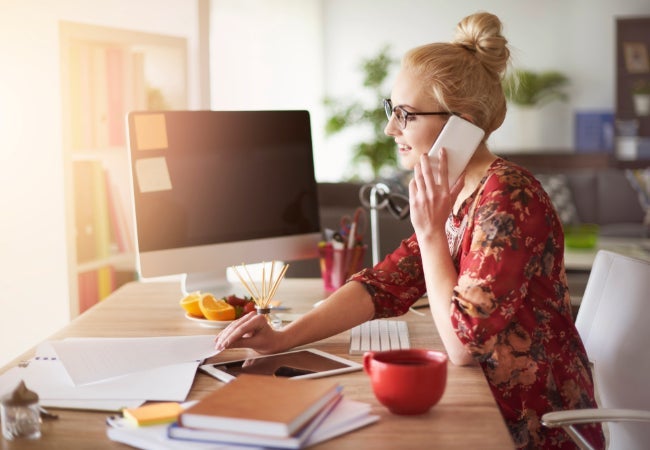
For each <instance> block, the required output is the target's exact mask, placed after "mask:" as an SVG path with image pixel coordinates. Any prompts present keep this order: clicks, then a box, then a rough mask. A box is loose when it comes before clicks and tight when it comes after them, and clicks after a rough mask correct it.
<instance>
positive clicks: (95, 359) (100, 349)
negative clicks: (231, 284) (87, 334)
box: [51, 335, 217, 386]
mask: <svg viewBox="0 0 650 450" xmlns="http://www.w3.org/2000/svg"><path fill="white" fill-rule="evenodd" d="M51 345H52V347H53V348H54V351H55V352H56V355H57V356H58V359H59V360H60V361H61V363H62V364H63V367H65V370H66V371H67V373H68V375H69V376H70V379H71V380H72V383H74V384H75V385H77V386H78V385H83V384H88V383H94V382H97V381H102V380H107V379H109V378H115V377H120V376H123V375H127V374H131V373H136V372H141V371H144V370H150V369H154V368H156V367H162V366H170V365H175V364H179V363H193V362H200V361H202V360H204V359H205V358H208V357H210V356H213V355H215V354H216V353H217V352H216V351H215V350H214V336H213V335H198V336H165V337H150V338H70V339H65V340H63V341H52V342H51Z"/></svg>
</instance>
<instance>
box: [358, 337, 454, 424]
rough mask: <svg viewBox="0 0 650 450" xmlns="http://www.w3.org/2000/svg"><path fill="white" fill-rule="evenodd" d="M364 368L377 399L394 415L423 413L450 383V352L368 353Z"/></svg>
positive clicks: (399, 351)
mask: <svg viewBox="0 0 650 450" xmlns="http://www.w3.org/2000/svg"><path fill="white" fill-rule="evenodd" d="M363 368H364V370H365V371H366V373H367V374H368V375H369V376H370V382H371V385H372V390H373V392H374V393H375V397H377V400H379V402H380V403H381V404H382V405H384V406H386V407H387V408H388V409H389V410H390V412H392V413H394V414H402V415H414V414H424V413H425V412H427V411H429V409H431V407H433V406H434V405H435V404H436V403H438V401H439V400H440V398H441V397H442V394H443V393H444V391H445V386H446V384H447V355H446V354H444V353H442V352H437V351H433V350H424V349H409V350H390V351H385V352H367V353H365V354H364V355H363Z"/></svg>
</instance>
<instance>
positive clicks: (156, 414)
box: [122, 402, 183, 426]
mask: <svg viewBox="0 0 650 450" xmlns="http://www.w3.org/2000/svg"><path fill="white" fill-rule="evenodd" d="M182 411H183V407H182V406H181V405H180V404H179V403H176V402H161V403H152V404H149V405H144V406H139V407H137V408H126V409H124V410H123V411H122V414H124V417H125V418H126V419H128V420H129V421H131V422H133V423H134V424H135V425H139V426H143V425H158V424H161V423H170V422H174V421H176V419H178V415H179V414H180V413H181V412H182Z"/></svg>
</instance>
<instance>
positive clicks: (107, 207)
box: [59, 22, 187, 317]
mask: <svg viewBox="0 0 650 450" xmlns="http://www.w3.org/2000/svg"><path fill="white" fill-rule="evenodd" d="M59 38H60V48H61V93H62V105H63V153H64V155H63V156H64V158H63V161H64V175H65V176H64V180H65V183H66V185H65V203H66V223H67V227H66V228H67V249H68V274H69V290H70V315H71V317H74V316H76V315H77V314H79V313H80V312H82V311H83V310H84V309H86V308H88V307H89V306H92V304H93V303H94V302H96V301H98V300H101V299H102V298H103V297H104V296H106V295H108V294H109V293H110V292H111V291H113V290H114V289H116V288H117V287H119V285H120V284H123V283H124V282H127V281H131V280H133V279H135V278H136V274H135V271H136V253H135V252H136V249H135V244H134V243H135V225H134V219H133V216H132V211H133V207H132V203H131V193H130V189H131V188H130V175H129V171H130V166H129V158H128V147H127V136H126V115H127V113H128V112H129V111H133V110H150V109H185V108H186V107H187V99H186V97H187V95H186V92H187V86H186V85H187V82H186V79H187V73H186V72H187V41H186V39H185V38H180V37H175V36H165V35H157V34H151V33H143V32H138V31H132V30H123V29H116V28H107V27H99V26H94V25H87V24H80V23H73V22H60V26H59Z"/></svg>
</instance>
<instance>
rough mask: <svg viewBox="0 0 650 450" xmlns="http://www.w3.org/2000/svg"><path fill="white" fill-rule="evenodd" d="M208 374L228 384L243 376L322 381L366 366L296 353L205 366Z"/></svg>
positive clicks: (310, 351) (314, 352) (303, 351)
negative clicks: (253, 375) (270, 376)
mask: <svg viewBox="0 0 650 450" xmlns="http://www.w3.org/2000/svg"><path fill="white" fill-rule="evenodd" d="M199 368H200V369H201V370H202V371H204V372H206V373H207V374H209V375H211V376H213V377H215V378H217V379H219V380H221V381H225V382H229V381H231V380H234V379H235V378H236V377H237V375H239V374H242V373H253V374H259V375H273V376H276V377H289V378H320V377H327V376H330V375H338V374H340V373H346V372H354V371H356V370H361V369H362V368H363V366H362V365H361V364H359V363H356V362H354V361H350V360H348V359H345V358H341V357H338V356H335V355H332V354H330V353H326V352H323V351H321V350H317V349H314V348H307V349H301V350H292V351H288V352H284V353H275V354H273V355H262V356H255V357H252V358H247V359H237V360H232V361H222V362H218V363H211V364H203V365H201V366H200V367H199Z"/></svg>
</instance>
